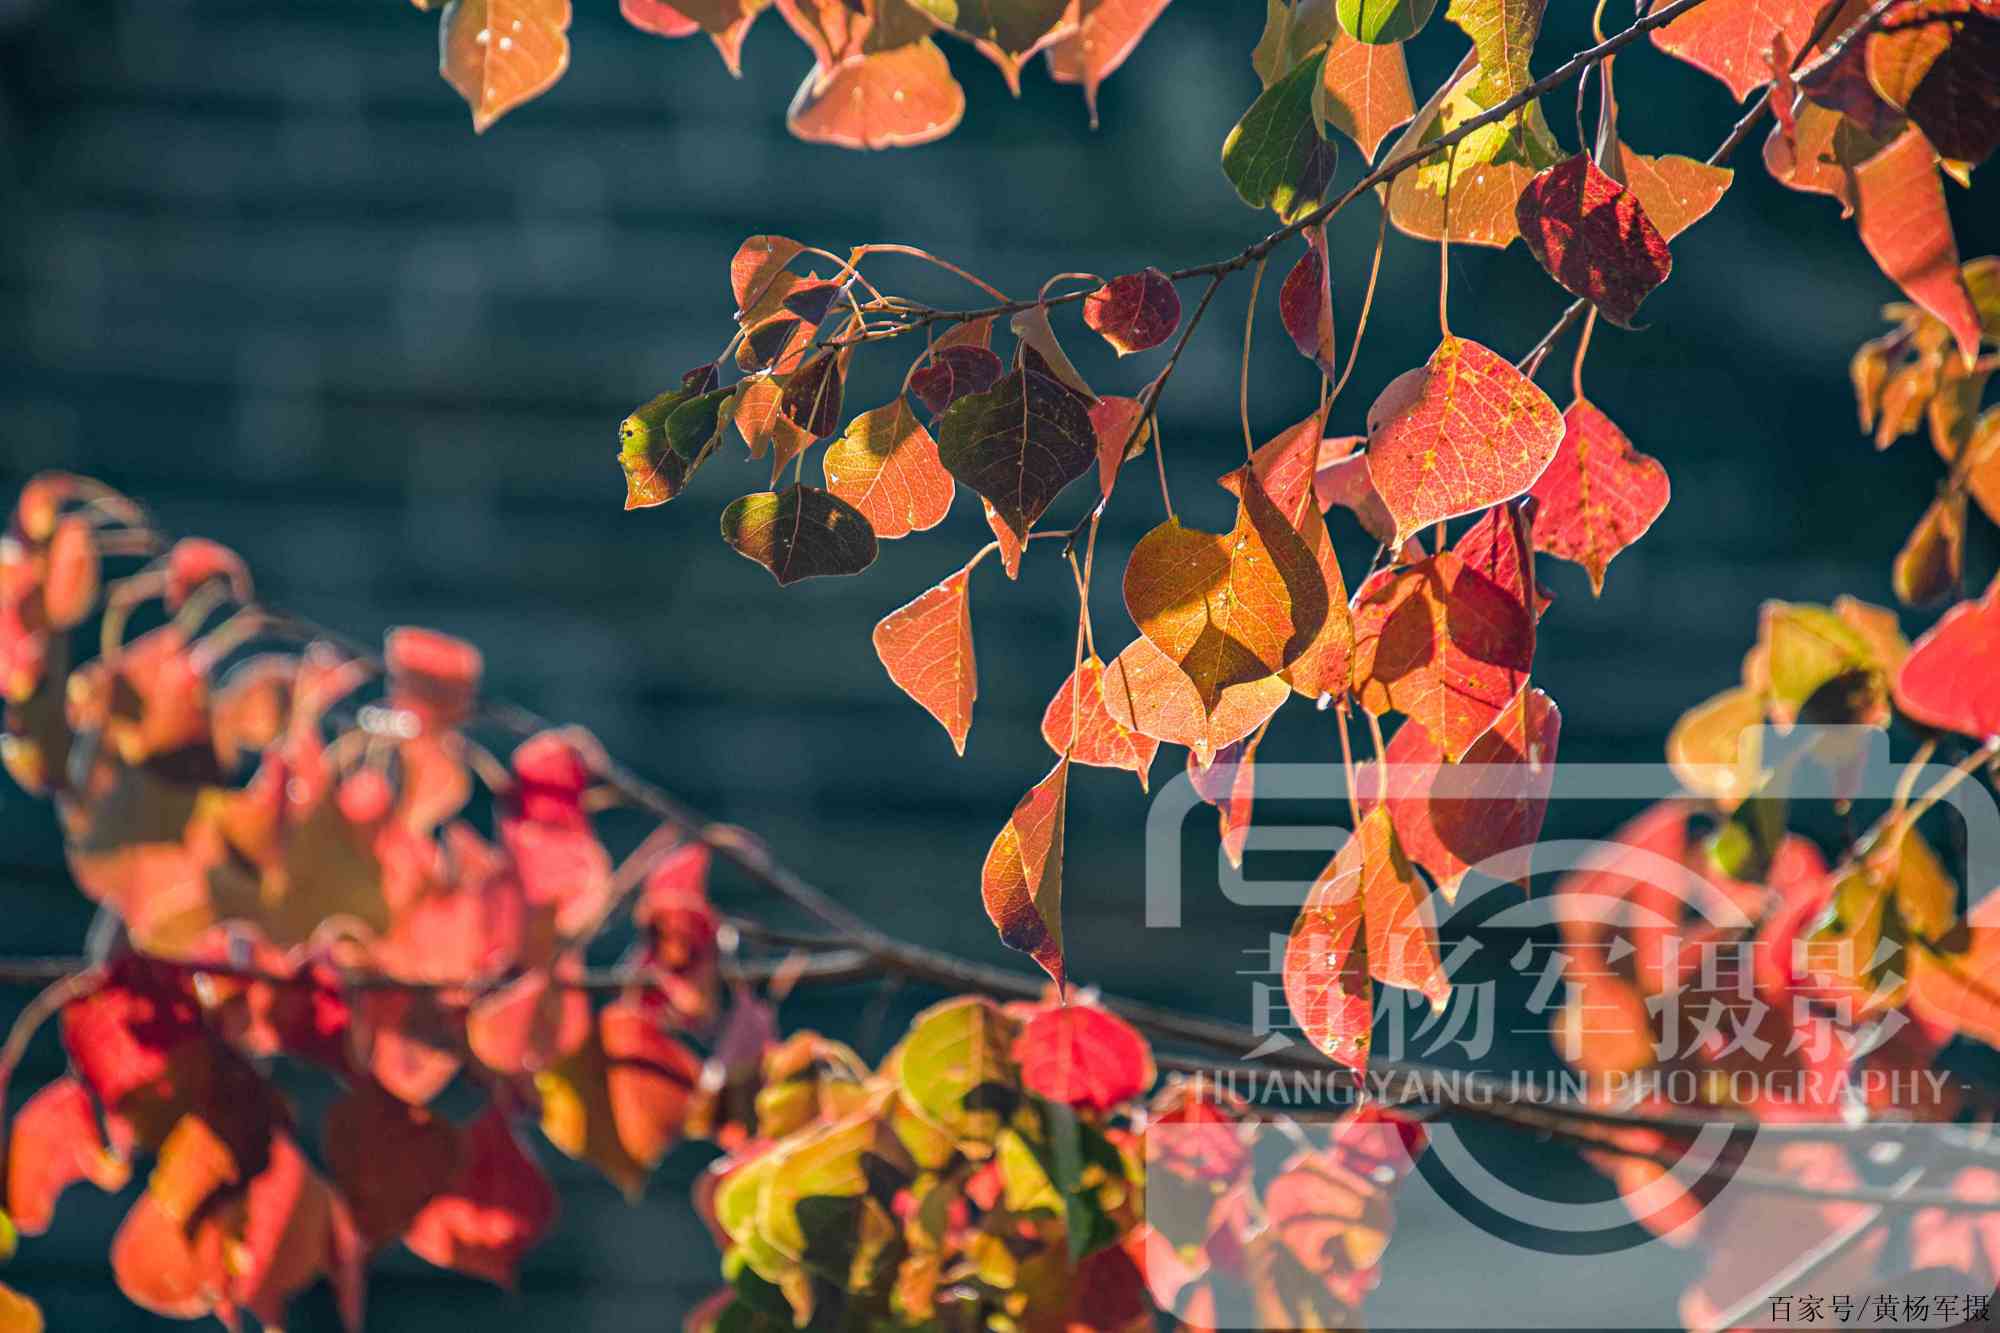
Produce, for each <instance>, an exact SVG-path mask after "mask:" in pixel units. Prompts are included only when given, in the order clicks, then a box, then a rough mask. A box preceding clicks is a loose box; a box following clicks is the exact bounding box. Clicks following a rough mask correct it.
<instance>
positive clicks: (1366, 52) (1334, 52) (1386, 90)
mask: <svg viewBox="0 0 2000 1333" xmlns="http://www.w3.org/2000/svg"><path fill="white" fill-rule="evenodd" d="M1331 41H1332V45H1331V46H1329V47H1328V48H1327V53H1326V65H1325V68H1324V70H1323V71H1322V73H1321V77H1320V87H1319V108H1320V114H1321V115H1322V116H1323V117H1324V118H1325V120H1326V123H1327V124H1329V125H1331V126H1333V128H1335V129H1336V130H1339V131H1340V132H1341V133H1342V134H1345V135H1346V136H1347V137H1348V138H1350V139H1352V140H1354V142H1355V144H1356V145H1357V146H1358V147H1359V148H1360V149H1361V155H1362V156H1363V157H1364V158H1367V159H1369V160H1371V161H1372V160H1373V159H1374V157H1375V150H1376V149H1378V148H1380V147H1381V146H1382V140H1384V139H1386V138H1388V137H1389V135H1390V134H1392V133H1394V132H1395V130H1396V127H1397V126H1399V125H1401V124H1403V123H1404V122H1405V121H1407V120H1409V119H1410V117H1411V116H1413V115H1415V114H1416V110H1417V105H1416V101H1415V100H1414V98H1413V97H1412V96H1411V94H1410V69H1409V62H1408V61H1407V60H1405V59H1404V57H1403V48H1402V46H1401V44H1400V43H1396V42H1387V43H1376V42H1364V41H1362V40H1360V39H1359V38H1357V37H1352V36H1349V35H1348V32H1347V30H1346V29H1345V28H1336V29H1335V30H1334V32H1333V35H1332V39H1331Z"/></svg>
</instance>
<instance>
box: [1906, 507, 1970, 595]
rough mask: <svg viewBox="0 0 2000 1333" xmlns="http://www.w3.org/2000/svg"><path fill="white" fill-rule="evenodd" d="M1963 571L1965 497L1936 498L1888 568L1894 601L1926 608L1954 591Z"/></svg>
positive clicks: (1911, 530)
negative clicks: (1894, 594)
mask: <svg viewBox="0 0 2000 1333" xmlns="http://www.w3.org/2000/svg"><path fill="white" fill-rule="evenodd" d="M1964 571H1965V495H1964V493H1963V492H1960V493H1956V494H1951V495H1940V496H1939V497H1938V498H1937V499H1935V500H1933V501H1931V505H1930V508H1928V509H1926V510H1924V516H1923V517H1922V518H1920V519H1918V520H1917V526H1916V527H1914V528H1912V529H1910V535H1909V539H1908V540H1906V541H1905V542H1904V543H1903V549H1902V550H1900V551H1898V552H1897V553H1896V559H1895V563H1894V564H1892V565H1891V566H1890V582H1891V583H1892V584H1893V585H1894V586H1895V589H1896V600H1897V601H1899V602H1901V603H1902V604H1903V605H1905V606H1928V605H1930V604H1931V603H1933V602H1940V601H1943V600H1944V599H1945V598H1946V597H1949V596H1950V595H1951V594H1952V593H1954V592H1956V591H1957V590H1958V582H1959V577H1960V576H1961V575H1962V574H1963V573H1964Z"/></svg>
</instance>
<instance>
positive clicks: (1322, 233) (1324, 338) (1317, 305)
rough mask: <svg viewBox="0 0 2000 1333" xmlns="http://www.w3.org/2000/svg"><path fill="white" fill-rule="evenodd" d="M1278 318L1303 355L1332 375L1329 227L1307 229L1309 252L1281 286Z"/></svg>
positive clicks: (1324, 373) (1329, 376)
mask: <svg viewBox="0 0 2000 1333" xmlns="http://www.w3.org/2000/svg"><path fill="white" fill-rule="evenodd" d="M1278 318H1279V319H1280V320H1281V321H1283V323H1284V326H1285V332H1286V333H1289V334H1291V335H1292V345H1293V346H1294V347H1296V348H1298V349H1299V355H1300V356H1302V357H1304V358H1305V359H1306V360H1308V361H1310V362H1312V363H1313V364H1314V365H1316V366H1318V367H1319V373H1320V374H1322V375H1325V376H1327V377H1328V378H1332V376H1333V374H1334V365H1333V289H1332V285H1331V283H1330V282H1329V281H1328V278H1327V268H1326V228H1325V227H1308V228H1307V229H1306V252H1305V253H1304V254H1302V255H1300V256H1299V262H1298V263H1296V264H1294V265H1293V266H1292V271H1291V272H1290V273H1287V274H1286V275H1285V281H1284V285H1283V286H1281V287H1279V288H1278Z"/></svg>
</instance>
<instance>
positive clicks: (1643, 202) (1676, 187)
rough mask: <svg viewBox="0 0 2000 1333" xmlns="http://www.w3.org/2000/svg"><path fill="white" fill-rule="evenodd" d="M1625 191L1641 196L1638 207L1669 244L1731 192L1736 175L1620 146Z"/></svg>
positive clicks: (1669, 155)
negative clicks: (1730, 187) (1731, 184)
mask: <svg viewBox="0 0 2000 1333" xmlns="http://www.w3.org/2000/svg"><path fill="white" fill-rule="evenodd" d="M1619 160H1620V162H1621V163H1622V165H1623V167H1624V171H1625V188H1626V189H1628V190H1630V191H1631V192H1632V193H1633V194H1636V195H1638V196H1639V206H1640V207H1641V208H1643V209H1644V210H1645V211H1646V216H1647V217H1648V218H1649V219H1651V221H1652V223H1653V225H1654V226H1655V227H1657V228H1658V229H1659V232H1660V235H1661V237H1662V238H1664V239H1666V240H1669V241H1671V240H1673V239H1674V237H1676V236H1678V235H1680V234H1681V233H1682V232H1684V231H1686V230H1687V229H1688V228H1689V227H1692V226H1693V225H1694V224H1695V223H1697V222H1699V221H1701V220H1702V219H1703V218H1704V217H1707V216H1708V212H1709V210H1710V209H1712V208H1714V207H1715V206H1716V204H1717V203H1719V202H1720V201H1721V199H1722V196H1723V194H1724V193H1725V192H1726V191H1727V190H1728V189H1729V183H1730V182H1731V181H1732V180H1734V179H1735V178H1736V173H1735V172H1733V171H1731V170H1730V169H1729V168H1728V167H1712V166H1710V165H1708V163H1706V162H1697V161H1696V160H1695V159H1694V158H1691V157H1683V156H1681V155H1680V154H1678V153H1664V154H1661V155H1660V156H1658V157H1653V156H1649V155H1647V154H1645V153H1641V152H1636V151H1634V150H1633V149H1632V148H1630V147H1629V146H1626V145H1623V144H1621V145H1619Z"/></svg>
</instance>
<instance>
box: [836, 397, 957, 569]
mask: <svg viewBox="0 0 2000 1333" xmlns="http://www.w3.org/2000/svg"><path fill="white" fill-rule="evenodd" d="M820 464H821V466H822V467H823V468H824V469H825V471H826V488H827V490H829V491H831V492H832V493H833V495H834V496H835V497H836V498H838V499H841V500H845V501H847V503H849V504H851V505H853V506H854V507H855V508H856V509H858V510H860V511H861V516H862V517H863V518H865V519H867V520H868V525H869V526H870V527H872V528H874V529H875V535H876V537H878V538H880V539H882V540H884V541H889V540H893V539H895V538H897V537H905V536H908V535H909V534H910V533H912V532H922V531H924V530H925V529H927V528H934V527H936V526H937V525H938V524H939V523H942V522H943V521H944V516H945V514H947V513H948V512H950V510H951V496H952V481H951V474H950V473H949V472H946V471H945V470H944V464H942V463H940V462H939V461H938V452H937V442H936V441H935V440H933V439H931V433H930V432H929V431H927V430H925V429H924V428H923V426H922V425H921V424H920V423H919V422H918V421H917V418H916V414H915V413H913V412H911V411H910V407H909V404H908V403H906V402H904V401H903V399H902V398H900V397H899V398H897V399H896V401H895V402H893V403H890V404H889V405H888V406H887V407H878V408H876V409H875V410H874V411H872V412H863V413H862V414H861V415H860V416H858V417H856V418H854V420H852V421H850V422H848V423H847V430H846V433H844V434H843V435H842V436H841V437H840V438H839V439H838V440H836V441H834V442H833V443H832V444H831V445H829V446H827V451H826V453H825V455H824V456H823V457H822V458H821V460H820Z"/></svg>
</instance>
